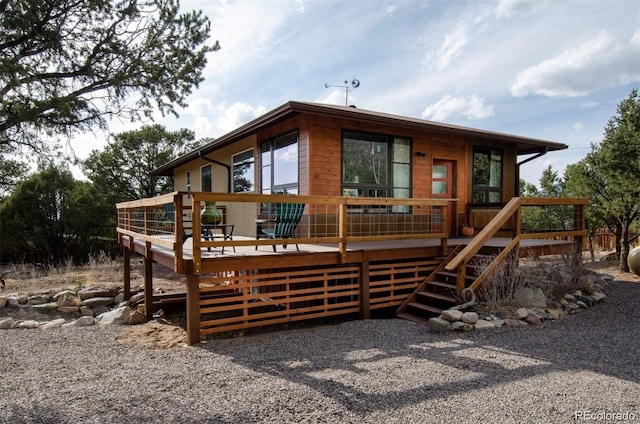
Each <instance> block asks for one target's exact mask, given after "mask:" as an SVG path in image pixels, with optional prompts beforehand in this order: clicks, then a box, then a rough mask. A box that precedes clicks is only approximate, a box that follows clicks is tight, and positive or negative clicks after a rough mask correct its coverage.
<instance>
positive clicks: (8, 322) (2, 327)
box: [0, 317, 15, 330]
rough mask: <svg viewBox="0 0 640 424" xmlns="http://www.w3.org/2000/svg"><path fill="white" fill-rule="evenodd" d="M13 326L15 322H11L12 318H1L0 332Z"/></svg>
mask: <svg viewBox="0 0 640 424" xmlns="http://www.w3.org/2000/svg"><path fill="white" fill-rule="evenodd" d="M13 324H15V321H14V320H13V318H11V317H9V318H2V319H0V330H6V329H8V328H11V327H13Z"/></svg>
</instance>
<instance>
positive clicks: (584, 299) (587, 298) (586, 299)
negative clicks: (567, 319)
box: [577, 296, 596, 307]
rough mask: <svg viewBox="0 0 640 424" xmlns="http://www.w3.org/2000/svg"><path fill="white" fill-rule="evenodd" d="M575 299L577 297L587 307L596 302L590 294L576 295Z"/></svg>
mask: <svg viewBox="0 0 640 424" xmlns="http://www.w3.org/2000/svg"><path fill="white" fill-rule="evenodd" d="M577 299H578V301H580V302H582V303H584V304H585V305H587V306H588V307H592V306H593V305H595V304H596V301H595V300H593V298H592V297H591V296H578V297H577ZM578 304H579V303H578Z"/></svg>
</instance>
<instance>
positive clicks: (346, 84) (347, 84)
mask: <svg viewBox="0 0 640 424" xmlns="http://www.w3.org/2000/svg"><path fill="white" fill-rule="evenodd" d="M324 87H325V88H329V87H341V88H344V105H345V106H349V87H351V88H358V87H360V81H358V80H357V79H356V78H355V77H354V78H353V79H352V80H351V81H348V80H345V81H344V84H337V85H333V84H329V83H328V82H326V83H325V84H324Z"/></svg>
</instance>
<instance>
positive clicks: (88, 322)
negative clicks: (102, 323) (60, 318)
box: [62, 316, 96, 328]
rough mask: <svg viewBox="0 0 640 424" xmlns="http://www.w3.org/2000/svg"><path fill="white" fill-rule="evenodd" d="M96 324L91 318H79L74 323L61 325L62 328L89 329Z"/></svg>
mask: <svg viewBox="0 0 640 424" xmlns="http://www.w3.org/2000/svg"><path fill="white" fill-rule="evenodd" d="M95 323H96V320H95V318H93V317H86V316H85V317H80V318H78V319H77V320H75V321H72V322H68V323H66V324H63V325H62V328H71V327H89V326H92V325H94V324H95Z"/></svg>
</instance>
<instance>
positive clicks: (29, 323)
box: [18, 319, 40, 329]
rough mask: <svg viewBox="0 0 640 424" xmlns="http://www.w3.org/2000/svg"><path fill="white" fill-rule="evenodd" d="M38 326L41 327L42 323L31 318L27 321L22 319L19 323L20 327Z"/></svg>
mask: <svg viewBox="0 0 640 424" xmlns="http://www.w3.org/2000/svg"><path fill="white" fill-rule="evenodd" d="M38 327H40V323H39V322H38V321H35V320H32V319H29V320H26V321H22V322H21V323H20V324H19V325H18V328H28V329H31V328H38Z"/></svg>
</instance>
